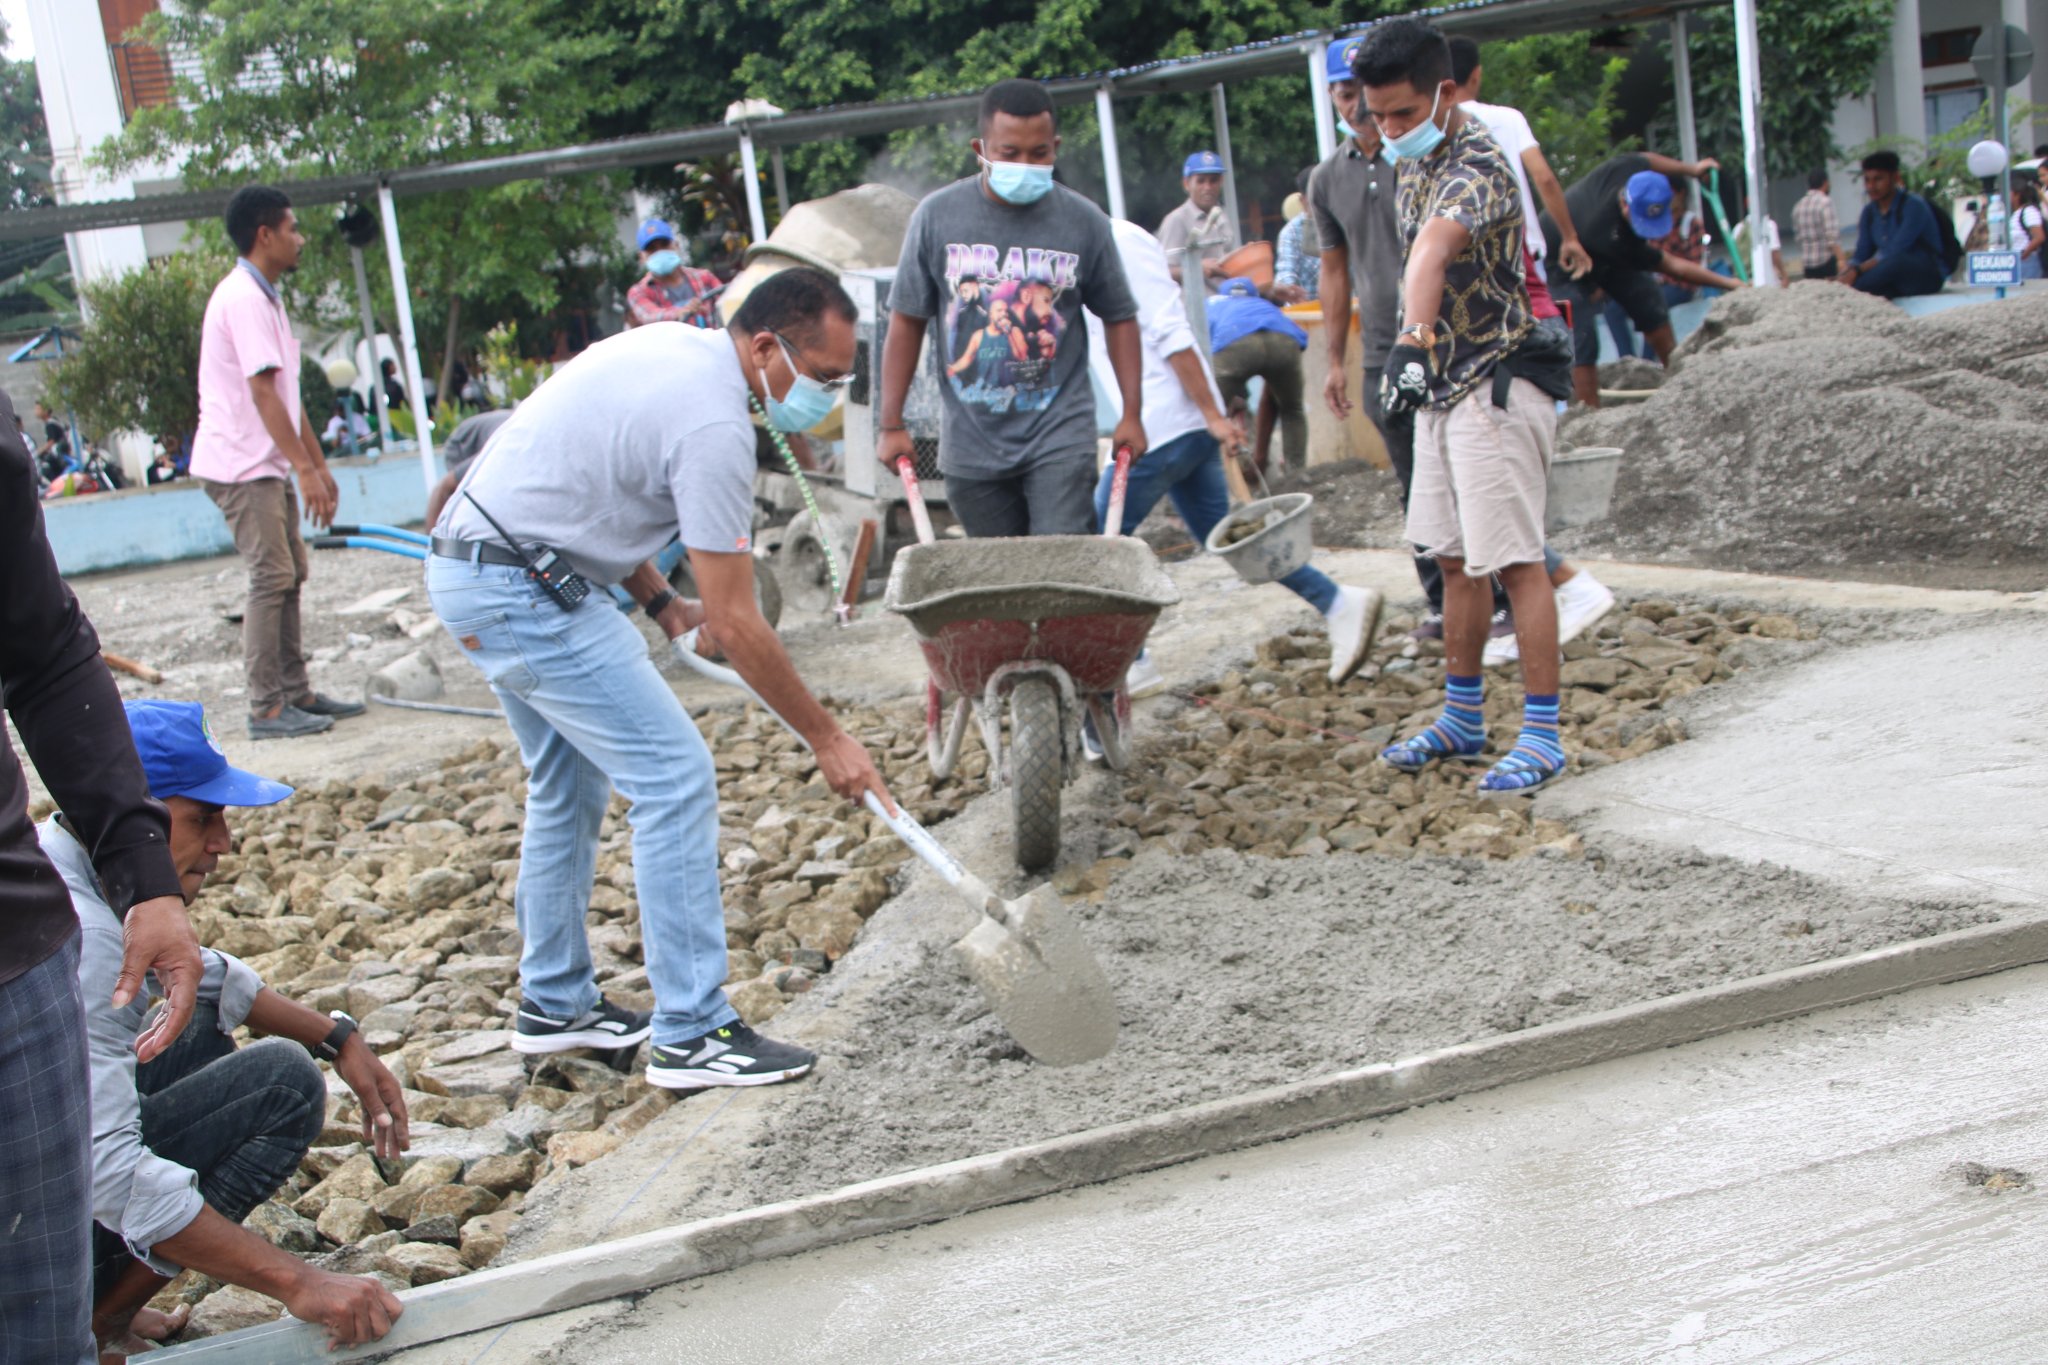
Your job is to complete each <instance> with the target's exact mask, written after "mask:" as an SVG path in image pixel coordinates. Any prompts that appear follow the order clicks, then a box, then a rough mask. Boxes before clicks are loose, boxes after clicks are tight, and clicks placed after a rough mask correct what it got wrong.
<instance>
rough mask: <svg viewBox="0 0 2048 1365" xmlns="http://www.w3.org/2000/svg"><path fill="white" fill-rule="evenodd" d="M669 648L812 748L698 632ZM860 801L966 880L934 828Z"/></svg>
mask: <svg viewBox="0 0 2048 1365" xmlns="http://www.w3.org/2000/svg"><path fill="white" fill-rule="evenodd" d="M669 647H670V649H672V650H673V651H674V652H675V656H676V658H678V659H680V660H682V662H683V663H685V664H687V665H688V666H689V667H690V668H691V669H693V670H694V671H696V672H697V673H699V674H701V675H703V676H704V677H706V678H709V679H711V681H713V682H716V683H724V684H725V685H726V686H728V687H737V688H739V689H740V690H741V691H742V692H745V693H746V694H747V695H748V696H750V697H752V698H753V699H754V700H755V701H757V702H761V706H762V709H764V710H765V711H767V712H768V714H769V715H771V716H774V717H775V719H777V720H779V721H782V728H783V729H785V730H787V731H789V732H790V733H791V734H792V735H796V737H797V739H798V740H799V741H801V742H802V743H803V745H804V747H805V748H809V747H810V741H808V740H806V739H804V737H803V736H802V735H801V734H797V729H796V727H795V726H794V725H791V724H790V723H789V722H788V721H786V720H782V713H781V712H779V711H777V710H776V709H775V708H774V707H772V706H770V705H768V703H767V702H765V701H761V694H760V693H758V692H756V691H755V690H754V689H753V688H751V687H749V686H748V685H747V680H746V679H745V678H742V677H741V676H740V675H739V673H738V672H737V671H735V670H733V669H731V668H728V667H726V666H725V665H724V664H720V663H713V662H712V661H711V660H709V659H707V658H705V657H704V656H703V655H701V654H699V653H698V652H697V632H696V631H694V630H688V631H685V632H683V633H682V634H681V635H679V636H677V637H676V638H675V639H674V640H673V641H671V642H670V645H669ZM861 804H862V805H864V806H866V807H867V808H868V809H869V810H870V811H872V812H874V815H875V818H876V819H877V820H880V821H881V822H882V823H883V824H885V825H887V826H888V827H889V829H890V831H891V832H892V833H893V834H895V836H896V837H897V838H899V839H901V840H902V841H903V842H904V843H905V844H906V845H908V846H909V848H910V851H911V852H912V853H915V854H916V855H917V856H918V857H920V858H922V859H924V861H925V862H926V863H927V864H928V865H929V866H930V867H931V870H932V871H934V872H936V873H938V874H939V875H940V876H941V877H943V878H945V879H946V885H948V886H951V887H958V886H960V885H961V884H962V883H963V882H965V881H966V880H967V877H968V872H967V869H966V868H965V867H963V866H961V863H960V860H959V859H958V858H955V857H954V856H953V855H952V854H951V853H948V852H947V851H946V846H945V845H944V844H941V843H940V842H939V841H938V840H937V839H934V838H933V837H932V835H931V831H930V830H928V829H926V828H925V827H924V826H923V825H921V824H919V823H918V822H917V819H916V817H914V816H912V815H911V813H910V812H909V811H907V810H902V809H900V808H899V809H898V811H897V813H896V814H894V815H891V814H890V813H889V808H888V807H887V806H885V805H883V804H882V798H881V797H879V796H876V795H875V794H874V793H873V792H862V793H861Z"/></svg>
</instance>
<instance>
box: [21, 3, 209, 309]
mask: <svg viewBox="0 0 2048 1365" xmlns="http://www.w3.org/2000/svg"><path fill="white" fill-rule="evenodd" d="M27 3H28V21H29V30H30V33H31V34H32V35H33V37H34V41H35V51H36V84H37V85H38V86H40V87H41V89H42V95H43V111H44V117H45V118H46V119H47V120H48V122H49V125H50V153H51V170H50V178H51V182H52V188H53V190H54V192H55V194H56V197H57V202H58V203H60V204H71V203H78V202H82V201H88V200H95V199H129V198H136V197H140V196H146V195H151V194H163V193H167V192H170V191H173V190H177V189H181V188H182V186H181V184H180V183H179V181H178V178H177V174H176V171H175V170H174V169H173V168H171V167H169V166H146V167H138V168H136V169H135V170H133V171H131V172H130V173H128V174H126V175H120V176H109V175H106V174H105V173H103V172H100V171H97V170H94V169H93V168H92V167H91V166H89V165H88V164H87V158H88V157H90V156H91V155H92V153H93V152H94V151H95V150H97V149H98V147H99V146H100V144H102V143H103V142H105V141H106V140H107V139H108V138H110V137H114V136H117V135H118V134H119V133H120V131H121V130H122V129H123V128H124V127H126V126H127V122H128V118H129V115H130V114H132V113H133V112H134V111H135V110H136V109H139V108H142V107H144V106H145V105H149V104H156V103H161V102H164V101H166V100H168V99H169V98H170V93H171V69H170V64H169V63H168V61H167V60H166V59H165V57H164V56H163V54H162V53H160V52H158V51H156V50H154V49H152V48H149V47H147V46H144V45H143V44H141V43H134V42H129V41H127V37H128V35H129V34H130V33H131V32H132V31H133V30H134V28H135V26H136V25H137V24H139V23H140V22H142V20H143V19H144V18H146V17H147V16H149V15H150V14H153V13H155V12H156V10H157V8H158V0H27ZM184 236H185V225H184V224H183V223H152V224H150V225H148V226H146V227H120V228H101V229H98V230H96V231H93V232H75V233H72V234H70V235H68V236H67V237H66V238H65V239H64V240H65V246H66V248H67V250H68V251H69V253H70V256H71V269H72V273H73V274H74V275H75V276H76V277H77V278H78V280H79V281H81V282H85V281H90V280H96V279H100V278H103V277H105V276H108V275H118V274H122V273H124V272H126V271H129V270H133V269H135V268H136V267H137V266H140V265H142V264H144V263H145V262H146V261H148V260H149V259H151V258H152V257H158V256H167V255H169V254H171V253H172V252H174V251H176V250H177V249H178V247H179V246H180V245H181V244H182V242H183V240H184Z"/></svg>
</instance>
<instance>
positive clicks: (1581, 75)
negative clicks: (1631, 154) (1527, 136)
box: [1479, 33, 1633, 185]
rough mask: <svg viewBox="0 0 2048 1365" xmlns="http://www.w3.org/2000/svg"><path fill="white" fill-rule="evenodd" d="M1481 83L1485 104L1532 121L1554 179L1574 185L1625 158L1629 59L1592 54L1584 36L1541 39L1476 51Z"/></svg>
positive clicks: (1545, 35) (1543, 36) (1519, 40)
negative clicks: (1622, 125)
mask: <svg viewBox="0 0 2048 1365" xmlns="http://www.w3.org/2000/svg"><path fill="white" fill-rule="evenodd" d="M1479 61H1480V70H1481V72H1482V73H1483V76H1484V83H1483V84H1482V86H1481V88H1480V98H1482V99H1484V100H1486V101H1487V102H1488V103H1490V104H1506V105H1512V106H1513V107H1514V108H1517V109H1519V110H1521V111H1522V113H1523V114H1524V115H1526V116H1527V118H1528V120H1529V127H1530V129H1531V131H1533V132H1534V133H1535V134H1536V140H1537V141H1538V142H1539V143H1541V144H1542V145H1543V155H1544V157H1545V158H1546V159H1548V160H1549V162H1550V166H1551V169H1552V170H1554V171H1556V172H1557V178H1558V180H1559V181H1560V182H1562V183H1563V184H1566V185H1570V184H1573V183H1575V182H1576V181H1577V180H1578V179H1579V177H1581V176H1582V175H1584V174H1585V173H1586V172H1587V171H1590V170H1592V169H1593V167H1595V166H1597V165H1599V164H1600V163H1601V162H1602V161H1605V160H1606V159H1607V158H1608V157H1610V156H1613V155H1614V154H1615V153H1616V152H1621V151H1626V150H1628V148H1629V146H1630V145H1631V144H1632V142H1633V139H1627V140H1622V141H1617V140H1616V138H1615V136H1614V123H1615V120H1616V119H1617V118H1619V117H1620V113H1621V110H1620V93H1621V80H1622V76H1623V75H1624V74H1625V73H1626V72H1627V71H1628V59H1627V58H1625V57H1609V56H1603V55H1602V54H1601V53H1598V52H1595V51H1594V50H1593V49H1592V47H1591V46H1590V45H1589V44H1588V42H1587V35H1585V34H1583V33H1542V34H1537V35H1535V36H1534V37H1529V38H1517V39H1515V40H1514V41H1513V42H1507V43H1487V44H1486V45H1485V46H1483V47H1481V48H1480V50H1479Z"/></svg>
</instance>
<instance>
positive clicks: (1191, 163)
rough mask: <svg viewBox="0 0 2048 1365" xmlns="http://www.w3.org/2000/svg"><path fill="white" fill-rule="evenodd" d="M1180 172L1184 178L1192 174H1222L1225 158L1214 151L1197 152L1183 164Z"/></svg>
mask: <svg viewBox="0 0 2048 1365" xmlns="http://www.w3.org/2000/svg"><path fill="white" fill-rule="evenodd" d="M1180 173H1181V176H1182V178H1183V179H1185V178H1186V177H1188V176H1191V175H1221V174H1223V158H1222V157H1220V156H1218V155H1216V153H1214V152H1195V153H1193V154H1192V155H1190V156H1189V157H1188V159H1187V160H1186V161H1185V162H1183V163H1182V164H1181V168H1180Z"/></svg>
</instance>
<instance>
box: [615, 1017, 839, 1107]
mask: <svg viewBox="0 0 2048 1365" xmlns="http://www.w3.org/2000/svg"><path fill="white" fill-rule="evenodd" d="M817 1060H818V1058H817V1054H816V1053H812V1052H806V1051H805V1050H804V1049H802V1048H800V1047H792V1046H791V1045H790V1044H788V1043H778V1042H776V1041H775V1040H774V1039H773V1038H763V1037H762V1036H761V1035H760V1034H758V1033H756V1032H754V1031H753V1030H752V1029H750V1028H748V1027H747V1026H746V1025H745V1024H743V1023H741V1022H739V1021H738V1020H737V1019H735V1020H734V1021H733V1022H732V1023H730V1024H727V1025H726V1026H725V1027H724V1028H715V1029H713V1030H711V1032H709V1033H707V1034H705V1035H704V1036H703V1037H702V1038H692V1039H690V1040H689V1041H687V1042H682V1043H677V1044H675V1045H674V1046H673V1047H670V1046H665V1045H663V1044H660V1043H657V1044H655V1047H654V1051H653V1052H652V1053H650V1054H649V1055H648V1058H647V1083H648V1084H649V1085H659V1086H663V1087H665V1088H667V1089H669V1090H695V1089H697V1088H699V1087H700V1086H707V1085H773V1084H775V1083H776V1082H777V1081H793V1080H795V1079H796V1078H797V1077H799V1076H801V1075H803V1074H804V1073H805V1072H806V1071H809V1070H810V1069H811V1067H812V1065H813V1064H815V1063H816V1062H817Z"/></svg>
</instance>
